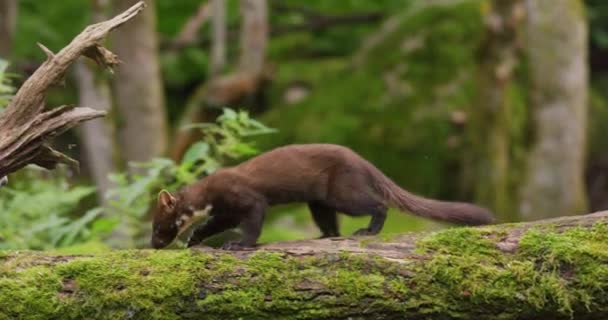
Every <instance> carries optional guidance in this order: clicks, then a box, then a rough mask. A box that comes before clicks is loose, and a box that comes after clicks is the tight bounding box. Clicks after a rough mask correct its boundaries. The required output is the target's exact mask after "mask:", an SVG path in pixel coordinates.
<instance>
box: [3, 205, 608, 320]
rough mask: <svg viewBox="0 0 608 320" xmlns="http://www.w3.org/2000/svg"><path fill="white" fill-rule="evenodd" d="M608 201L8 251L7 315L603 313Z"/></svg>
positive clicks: (607, 284)
mask: <svg viewBox="0 0 608 320" xmlns="http://www.w3.org/2000/svg"><path fill="white" fill-rule="evenodd" d="M606 222H608V212H603V213H596V214H593V215H588V216H579V217H567V218H562V219H556V220H552V221H543V222H542V223H529V224H511V225H502V226H501V225H498V226H490V227H483V228H454V229H449V230H445V231H441V232H438V233H432V234H428V233H421V234H407V235H400V236H393V237H391V238H390V239H387V238H384V239H380V238H373V237H360V238H346V239H345V238H334V239H323V240H309V241H296V242H286V243H275V244H269V245H266V246H262V247H261V248H260V249H259V250H256V251H237V252H227V251H221V250H213V249H209V248H196V249H193V250H186V249H184V250H157V251H153V250H140V251H137V250H132V251H113V252H108V253H101V254H96V255H81V256H73V255H72V256H61V255H57V254H45V253H35V252H15V253H10V252H5V253H3V254H2V256H0V263H1V265H0V275H1V276H0V318H2V319H25V318H40V319H56V318H61V319H83V318H86V319H112V320H116V319H239V318H242V319H604V318H605V317H606V315H607V314H608V295H606V294H605V292H606V290H608V280H607V279H608V278H607V276H606V275H607V274H608V263H607V261H608V259H607V258H608V255H607V252H608V229H607V227H606V226H607V224H606Z"/></svg>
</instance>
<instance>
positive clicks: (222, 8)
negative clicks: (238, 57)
mask: <svg viewBox="0 0 608 320" xmlns="http://www.w3.org/2000/svg"><path fill="white" fill-rule="evenodd" d="M211 8H212V9H211V39H212V43H211V61H210V63H209V65H210V70H209V73H210V74H211V76H212V77H213V76H217V75H218V74H220V73H221V72H222V70H223V69H224V67H225V66H226V37H227V34H228V28H227V25H226V2H225V1H224V0H211Z"/></svg>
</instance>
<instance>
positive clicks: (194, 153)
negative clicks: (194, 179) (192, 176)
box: [182, 141, 209, 164]
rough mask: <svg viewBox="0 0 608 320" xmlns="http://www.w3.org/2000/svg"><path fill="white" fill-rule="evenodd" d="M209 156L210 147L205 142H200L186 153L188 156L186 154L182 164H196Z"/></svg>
mask: <svg viewBox="0 0 608 320" xmlns="http://www.w3.org/2000/svg"><path fill="white" fill-rule="evenodd" d="M208 154H209V145H208V144H207V143H205V142H202V141H199V142H197V143H195V144H193V145H192V146H190V148H188V151H186V154H184V158H183V160H182V163H190V164H194V163H195V162H197V161H199V160H201V159H202V158H203V157H205V156H207V155H208Z"/></svg>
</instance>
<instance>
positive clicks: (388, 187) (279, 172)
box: [152, 144, 494, 250]
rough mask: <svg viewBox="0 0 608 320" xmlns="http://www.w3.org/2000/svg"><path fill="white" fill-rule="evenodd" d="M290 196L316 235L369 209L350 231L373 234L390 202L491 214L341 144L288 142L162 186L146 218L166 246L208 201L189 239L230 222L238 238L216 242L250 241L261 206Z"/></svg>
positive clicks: (419, 210)
mask: <svg viewBox="0 0 608 320" xmlns="http://www.w3.org/2000/svg"><path fill="white" fill-rule="evenodd" d="M292 202H306V203H307V204H308V207H309V209H310V212H311V213H312V217H313V219H314V221H315V223H316V225H317V226H318V227H319V229H320V230H321V233H322V237H337V236H340V233H339V231H338V221H337V216H336V213H337V212H341V213H344V214H347V215H350V216H362V215H371V221H370V223H369V225H368V227H367V228H364V229H360V230H358V231H356V232H355V235H375V234H377V233H378V232H380V230H382V226H383V225H384V220H385V219H386V212H387V209H388V208H389V207H396V208H398V209H400V210H402V211H410V212H412V213H414V214H417V215H419V216H422V217H428V218H432V219H436V220H442V221H448V222H452V223H457V224H466V225H482V224H489V223H492V222H493V221H494V218H493V215H492V213H491V212H490V211H489V210H487V209H485V208H482V207H478V206H476V205H473V204H468V203H461V202H445V201H438V200H431V199H426V198H423V197H420V196H417V195H414V194H412V193H410V192H408V191H406V190H404V189H402V188H400V187H399V186H398V185H397V184H395V183H394V182H393V181H392V180H391V179H389V178H388V177H386V176H385V175H384V174H383V173H382V172H381V171H380V170H379V169H377V168H376V167H375V166H374V165H372V164H371V163H370V162H368V161H367V160H365V159H363V158H362V157H361V156H359V155H358V154H356V153H355V152H353V151H352V150H350V149H348V148H346V147H343V146H338V145H331V144H303V145H288V146H284V147H279V148H277V149H274V150H271V151H269V152H266V153H263V154H261V155H259V156H257V157H254V158H252V159H250V160H248V161H245V162H243V163H241V164H240V165H237V166H234V167H230V168H226V169H221V170H219V171H217V172H215V173H213V174H211V175H209V176H207V177H205V178H204V179H202V180H200V181H198V182H196V183H193V184H191V185H189V186H186V187H184V188H183V189H181V190H180V191H179V192H177V193H176V194H175V195H172V194H170V193H169V192H167V191H161V193H159V197H158V207H159V210H158V211H157V213H156V214H155V216H154V219H153V220H154V221H153V236H152V246H153V247H155V248H162V247H165V246H167V245H168V244H169V243H171V242H172V241H173V240H174V238H175V237H176V235H177V234H178V231H179V230H181V229H182V228H183V226H185V225H187V224H188V223H189V222H190V221H191V220H193V219H194V218H195V217H196V214H197V212H200V210H202V209H205V208H208V209H209V216H210V217H209V219H208V220H207V222H206V223H205V224H204V225H202V226H200V227H198V228H196V229H195V230H194V232H193V234H192V237H191V238H190V240H189V242H188V246H189V247H190V246H193V245H197V244H199V243H200V242H201V241H203V240H204V239H206V238H208V237H210V236H212V235H215V234H218V233H220V232H223V231H225V230H227V229H231V228H235V227H237V226H240V228H241V230H242V233H243V236H242V239H241V240H240V241H239V242H229V243H226V244H224V246H223V248H224V249H235V250H236V249H240V248H246V247H253V246H255V244H256V242H257V240H258V237H259V236H260V232H261V230H262V224H263V222H264V216H265V214H266V210H267V209H268V207H270V206H273V205H277V204H285V203H292Z"/></svg>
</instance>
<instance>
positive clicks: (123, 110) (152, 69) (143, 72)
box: [112, 0, 167, 161]
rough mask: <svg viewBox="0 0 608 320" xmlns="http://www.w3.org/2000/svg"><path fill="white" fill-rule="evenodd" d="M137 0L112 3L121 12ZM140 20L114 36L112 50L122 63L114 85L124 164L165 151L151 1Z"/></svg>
mask: <svg viewBox="0 0 608 320" xmlns="http://www.w3.org/2000/svg"><path fill="white" fill-rule="evenodd" d="M136 2H137V0H113V4H114V10H115V11H116V12H119V11H122V10H124V9H125V8H128V7H129V6H131V5H133V4H134V3H136ZM146 3H147V5H148V7H147V9H146V10H145V11H144V12H143V13H142V14H141V16H140V17H137V18H136V19H133V21H131V22H130V23H128V24H126V25H125V26H124V28H121V29H120V30H117V31H116V33H115V34H114V37H113V38H112V40H113V46H114V48H115V51H116V54H118V55H119V56H120V57H121V60H122V61H123V63H122V64H121V67H120V68H118V70H117V72H116V76H115V78H114V79H115V81H114V92H115V102H116V107H117V111H118V114H119V128H118V137H119V143H120V147H121V151H122V155H123V157H124V158H125V160H127V161H147V160H150V159H151V158H153V157H156V156H159V155H161V154H163V153H164V152H165V151H166V148H167V123H166V114H165V104H164V92H163V85H162V79H161V73H160V64H159V59H158V38H157V33H156V11H155V5H154V1H153V0H147V1H146Z"/></svg>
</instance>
